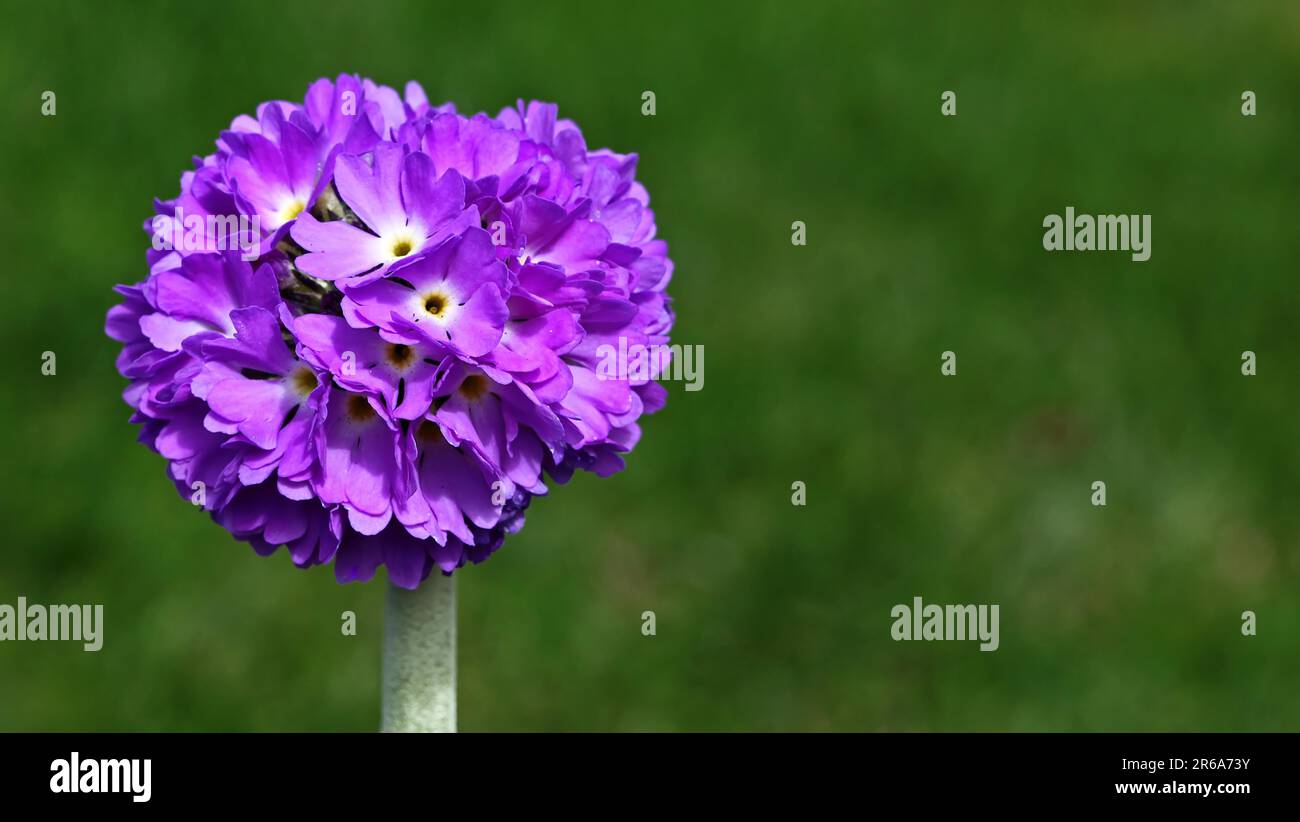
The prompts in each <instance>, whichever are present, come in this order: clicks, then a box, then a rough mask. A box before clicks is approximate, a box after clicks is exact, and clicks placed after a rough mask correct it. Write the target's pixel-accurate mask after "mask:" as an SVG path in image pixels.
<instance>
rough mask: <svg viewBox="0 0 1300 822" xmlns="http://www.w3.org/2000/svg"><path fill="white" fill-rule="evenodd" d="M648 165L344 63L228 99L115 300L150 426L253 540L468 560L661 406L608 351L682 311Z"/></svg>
mask: <svg viewBox="0 0 1300 822" xmlns="http://www.w3.org/2000/svg"><path fill="white" fill-rule="evenodd" d="M636 161H637V158H636V155H623V154H616V153H614V152H611V151H608V150H599V151H590V150H588V149H587V145H586V141H585V139H584V138H583V135H582V133H581V131H579V129H578V127H577V126H576V125H575V124H574V123H572V122H571V121H569V120H563V119H559V118H558V116H557V108H556V106H554V105H552V104H548V103H539V102H530V103H527V104H525V103H523V102H522V101H521V102H520V103H518V104H517V105H516V106H515V107H513V108H506V109H504V110H502V111H501V112H499V113H498V114H497V115H496V116H490V115H488V114H482V113H480V114H475V115H472V116H464V115H461V114H459V113H457V111H456V109H455V107H454V106H452V105H451V104H445V105H442V106H432V105H430V104H429V101H428V98H427V97H426V96H425V93H424V91H423V89H421V88H420V86H419V85H418V84H415V83H408V84H407V86H406V88H405V90H404V92H403V93H400V94H399V93H398V92H397V91H396V90H394V89H391V88H388V87H385V86H381V85H377V84H375V83H372V82H371V81H369V80H366V79H362V78H359V77H356V76H352V75H341V76H339V77H338V78H336V79H334V80H330V79H321V80H318V81H316V82H315V83H313V84H312V85H311V86H310V87H309V88H308V89H307V92H306V95H305V97H304V99H303V101H302V102H301V103H294V102H285V101H272V102H268V103H264V104H263V105H261V106H259V107H258V109H257V111H256V113H255V115H253V116H246V115H245V116H240V117H237V118H235V120H234V121H233V122H232V123H231V125H230V128H229V129H228V130H226V131H224V132H222V133H221V135H219V137H218V139H217V140H216V150H215V151H214V152H213V153H212V154H209V155H207V156H205V157H202V158H198V159H196V161H195V167H194V169H193V170H192V171H187V172H185V173H183V174H182V175H181V190H180V194H179V195H178V196H177V197H175V198H173V199H171V200H166V201H163V200H160V201H157V202H156V204H155V211H156V212H157V213H156V214H155V215H154V217H152V218H151V219H150V220H148V221H147V222H146V224H145V229H146V231H147V232H149V234H150V237H151V244H150V245H151V248H150V250H149V251H148V253H147V262H148V274H147V276H146V277H145V279H144V280H143V281H142V282H140V283H137V284H135V285H129V286H119V287H118V289H117V290H118V292H119V294H121V295H122V297H123V301H122V302H121V303H120V304H118V305H116V306H114V307H113V308H112V309H111V310H110V311H109V312H108V319H107V323H106V332H107V333H108V335H109V336H110V337H112V338H113V339H115V340H117V341H119V342H120V343H122V352H121V354H120V355H119V357H118V361H117V365H118V370H119V371H120V372H121V374H122V375H123V376H124V377H126V378H127V380H128V381H129V385H128V387H127V389H126V391H125V393H124V397H125V399H126V401H127V403H128V405H130V406H131V408H132V409H133V410H134V414H133V416H132V418H131V420H132V422H134V423H136V424H138V425H139V426H140V428H141V432H140V439H141V441H142V442H144V443H145V444H146V445H148V446H149V447H150V448H152V449H154V450H155V451H157V452H158V453H159V454H161V455H162V456H163V457H164V458H165V459H166V460H167V462H168V470H169V473H170V475H171V478H172V480H173V481H174V482H175V484H176V487H177V490H178V491H179V492H180V494H181V495H182V496H183V497H184V498H185V499H186V500H188V501H189V502H191V503H192V504H195V505H198V506H201V507H203V508H205V509H206V510H207V511H209V512H210V514H211V516H212V518H213V520H215V521H216V522H217V523H218V524H220V525H221V526H222V527H224V528H226V529H227V530H228V531H229V532H230V533H231V534H233V535H234V536H235V537H236V538H238V539H240V540H244V541H246V542H248V543H249V544H251V545H252V546H253V548H254V550H256V551H257V552H258V553H260V554H264V555H265V554H270V553H273V552H274V551H276V550H277V549H278V548H279V547H280V546H282V545H283V546H286V548H287V550H288V553H289V556H290V558H291V559H292V560H293V562H294V563H295V564H296V565H298V566H300V567H309V566H312V565H318V564H326V563H331V562H332V563H333V565H334V572H335V576H336V578H337V579H338V580H339V581H340V582H351V581H360V580H368V579H370V578H371V577H373V576H374V574H375V571H376V570H377V569H378V567H379V566H380V565H383V566H385V567H386V568H387V571H388V576H389V579H390V580H391V581H392V582H393V583H395V584H397V585H400V586H402V587H406V588H414V587H416V586H418V585H419V584H420V582H421V581H422V580H424V579H425V578H426V577H427V576H428V575H429V574H430V573H432V572H433V570H434V569H437V570H438V571H439V572H441V573H443V574H450V573H452V572H453V571H454V570H455V569H457V568H459V567H461V566H462V565H464V564H465V563H466V562H467V561H468V562H474V563H477V562H481V561H483V560H484V559H486V558H487V557H488V556H490V555H491V554H492V553H493V552H494V551H495V550H496V549H497V548H499V547H501V545H502V544H503V542H504V540H505V537H506V535H508V534H514V533H516V532H518V531H519V530H520V529H521V528H523V525H524V514H525V511H526V510H527V508H528V507H529V504H530V503H531V502H532V499H533V498H534V497H536V496H539V495H543V494H546V493H548V486H547V483H548V482H550V483H561V484H562V483H565V482H567V481H568V479H569V478H570V477H571V476H572V474H573V472H574V471H575V470H585V471H592V472H594V473H596V474H598V475H600V476H608V475H610V474H613V473H615V472H617V471H619V470H621V469H622V468H623V465H624V463H623V455H624V454H626V453H627V452H629V451H630V450H631V449H632V448H633V446H634V445H635V444H636V442H637V441H638V440H639V439H640V433H641V429H640V427H639V424H638V421H639V419H640V417H641V415H643V414H649V413H653V412H654V411H657V410H658V409H659V408H661V407H663V404H664V400H665V397H666V392H665V391H664V389H663V388H662V387H661V386H660V385H659V384H658V383H657V382H655V381H653V380H652V379H650V378H649V376H648V375H646V374H642V373H634V374H619V373H615V374H610V373H607V370H605V369H602V368H601V367H600V365H601V362H600V360H601V354H600V352H601V350H602V347H603V346H611V347H614V348H617V347H618V346H620V344H621V345H622V346H624V347H626V346H629V345H655V344H660V345H662V344H666V343H667V342H668V334H669V332H670V330H671V328H672V323H673V315H672V311H671V308H670V304H669V298H668V296H667V294H666V292H665V289H666V287H667V285H668V281H669V279H670V278H671V276H672V262H671V261H670V260H669V258H668V256H667V246H666V245H665V244H664V242H663V241H661V240H659V239H657V237H656V228H655V221H654V212H653V211H651V209H650V207H649V196H648V195H647V193H646V190H645V188H644V187H643V186H642V185H641V184H640V183H638V182H637V181H636ZM650 376H653V375H650Z"/></svg>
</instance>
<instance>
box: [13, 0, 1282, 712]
mask: <svg viewBox="0 0 1300 822" xmlns="http://www.w3.org/2000/svg"><path fill="white" fill-rule="evenodd" d="M6 18H7V19H6V25H5V27H4V29H3V31H0V88H3V89H4V91H5V94H4V95H3V99H2V100H0V106H2V107H3V113H4V115H5V123H6V124H7V126H8V127H7V128H6V129H5V130H4V131H3V132H0V186H2V190H3V193H4V196H3V197H0V225H3V226H5V243H4V246H5V249H6V251H7V252H8V262H9V267H8V272H7V283H8V287H7V288H6V289H5V290H4V294H3V300H0V329H2V331H0V333H3V343H4V350H5V352H7V354H8V355H9V357H10V359H11V365H10V368H9V369H8V372H7V376H8V381H7V385H6V388H5V390H4V391H3V392H0V412H2V413H3V419H4V420H5V421H6V423H7V424H6V425H4V426H2V427H0V448H2V449H3V452H2V453H3V454H4V463H5V468H6V470H5V471H4V472H3V474H2V475H0V515H3V520H2V521H3V522H4V525H5V531H6V535H5V544H4V547H3V549H0V602H4V603H10V604H12V603H14V602H15V601H16V600H17V597H18V596H20V595H21V596H26V597H27V598H28V599H29V600H30V601H33V602H100V603H103V604H104V605H105V619H106V629H105V630H106V637H105V645H104V649H103V650H102V651H100V652H99V653H97V654H89V653H82V652H81V651H80V650H79V648H78V647H77V646H75V645H73V644H72V643H21V644H20V643H11V642H6V643H3V644H0V729H5V730H42V729H44V730H69V729H93V730H101V729H104V730H107V729H159V730H164V729H165V730H171V729H238V730H252V729H258V730H261V729H356V730H365V729H371V728H374V727H376V726H377V723H378V690H377V688H378V660H379V656H378V649H379V639H380V629H381V612H382V609H381V607H380V606H381V599H382V585H381V584H372V585H367V586H348V587H340V586H338V585H336V584H335V583H334V581H333V577H332V574H331V573H330V572H329V571H328V570H316V571H314V572H306V573H304V572H299V571H296V570H294V569H293V568H292V567H291V566H290V563H289V561H288V559H287V558H286V557H284V556H283V555H280V556H276V557H275V558H273V559H270V560H264V559H259V558H257V557H256V556H255V555H253V553H252V552H251V551H250V550H248V549H247V548H246V547H245V546H243V545H242V544H238V543H235V542H234V541H233V540H231V539H230V538H229V537H227V536H226V535H225V534H224V533H223V532H222V531H221V530H220V529H218V528H217V527H216V526H215V525H213V524H212V523H210V522H209V521H208V520H207V519H206V518H205V517H204V516H203V515H201V514H199V513H198V512H196V511H194V510H193V509H192V508H191V507H190V506H187V505H185V504H183V503H182V502H181V501H180V500H178V499H177V498H176V496H175V494H174V491H173V489H172V487H171V485H170V483H169V482H168V481H167V480H166V479H165V476H164V473H163V464H162V461H161V459H160V458H158V457H156V456H155V455H153V454H151V453H149V452H148V451H147V450H145V449H144V448H142V447H140V446H138V445H136V444H135V442H134V431H133V429H132V428H131V427H130V426H128V425H127V423H126V418H127V412H126V409H125V407H124V406H123V404H122V403H121V401H120V398H119V393H120V391H121V388H122V386H123V383H122V381H121V380H120V378H119V377H118V376H117V375H116V373H115V372H114V370H113V366H112V362H113V357H114V355H115V353H116V350H115V344H113V343H112V342H111V341H109V340H108V339H106V338H105V337H104V336H103V333H102V325H103V316H104V312H105V310H106V309H107V308H108V307H109V305H110V304H111V303H112V302H113V295H112V293H111V291H110V288H111V286H112V285H113V284H114V283H117V282H130V281H135V280H137V279H139V278H140V277H141V276H142V274H143V272H144V260H143V257H144V249H145V242H146V238H145V237H144V235H143V233H142V231H141V230H140V225H141V223H142V221H143V219H144V218H145V217H146V216H147V215H148V214H149V213H150V200H151V198H152V197H154V196H171V195H173V194H174V193H175V191H176V188H177V179H178V175H179V173H180V171H181V170H182V169H183V168H185V167H187V166H188V162H189V158H190V156H191V155H193V154H199V153H206V152H207V151H208V150H209V149H210V146H211V143H212V140H213V138H214V137H215V136H216V134H217V132H218V130H219V129H221V128H223V127H224V126H225V125H226V124H227V123H228V122H229V120H230V119H231V117H233V116H234V115H235V114H238V113H240V112H246V111H251V110H252V109H253V107H254V106H255V104H256V103H257V102H259V101H261V100H265V99H271V98H296V97H300V96H301V94H302V92H303V90H304V89H305V87H306V85H307V83H309V82H310V81H311V80H312V79H314V78H316V77H317V76H320V75H334V74H336V73H338V72H340V71H357V72H360V73H362V74H365V75H368V76H370V77H373V78H374V79H376V80H378V81H380V82H385V83H389V84H392V85H397V86H400V85H401V84H402V83H404V82H405V81H406V80H407V79H411V78H414V79H418V80H420V81H421V82H422V83H423V84H424V86H425V88H426V89H427V90H428V92H429V96H430V97H431V98H433V99H435V100H444V99H451V100H454V101H456V103H457V104H458V106H459V107H460V108H461V110H463V111H475V110H481V109H487V110H490V111H493V112H495V111H496V110H497V109H498V108H500V107H501V106H503V105H508V104H510V103H511V102H512V101H513V100H514V99H515V98H516V97H524V98H530V97H539V98H543V99H550V100H555V101H558V102H559V103H560V106H561V111H562V113H563V114H565V115H567V116H570V117H573V118H574V119H576V120H577V121H578V122H579V123H580V124H581V125H582V127H583V129H584V131H585V133H586V135H587V139H588V141H589V142H590V143H591V144H592V145H593V146H599V145H608V146H610V147H613V148H616V149H619V150H635V151H638V152H640V153H641V155H642V162H641V166H640V176H641V178H642V179H643V180H644V181H645V183H646V185H647V186H648V187H649V190H650V192H651V196H652V200H653V204H654V206H655V208H656V211H657V215H658V223H659V227H660V233H661V234H662V235H663V236H664V237H666V238H667V239H668V240H669V242H670V243H671V249H672V256H673V258H674V259H675V261H676V263H677V277H676V279H675V281H674V283H673V286H672V289H671V292H672V294H673V296H674V298H675V300H676V307H677V310H678V317H679V321H678V325H677V328H676V331H675V334H674V340H675V341H679V342H682V343H687V344H703V345H704V347H705V350H706V352H707V369H706V382H705V390H704V391H702V392H698V393H687V392H684V391H682V390H681V387H680V385H670V386H669V388H670V392H671V397H670V401H669V405H668V408H667V409H666V410H665V411H664V412H662V413H661V414H660V415H658V416H656V417H654V418H651V419H650V420H649V421H648V422H647V424H646V425H645V438H644V439H643V441H642V444H641V446H640V447H639V449H638V450H637V452H636V453H635V454H634V455H633V457H632V458H631V460H630V467H629V470H628V471H626V472H625V473H624V474H622V475H620V476H618V477H617V478H615V479H612V480H607V481H600V480H596V479H594V478H590V477H581V478H579V479H577V480H575V482H574V483H573V484H572V485H570V486H568V487H565V488H562V489H560V492H559V493H556V494H555V495H553V496H552V497H551V498H549V499H545V500H541V501H539V502H538V503H537V504H536V505H535V506H534V508H533V509H532V510H531V511H530V516H529V524H528V527H527V528H526V529H525V530H524V532H523V533H522V534H520V535H518V536H516V537H515V538H513V539H512V540H511V541H510V542H508V544H507V546H506V548H505V549H504V550H503V551H502V552H500V553H499V554H498V555H496V556H495V557H494V558H493V559H492V560H491V561H490V562H488V563H487V564H485V565H483V566H479V567H475V568H471V569H468V570H467V571H465V572H463V573H462V574H459V575H458V576H459V579H460V593H461V606H460V607H461V614H460V618H461V651H460V666H461V668H460V670H461V691H460V699H461V725H462V727H463V728H464V729H467V730H497V729H514V728H522V729H651V730H660V729H663V730H667V729H833V728H845V729H884V730H902V729H911V730H977V729H1014V730H1048V729H1052V730H1059V729H1072V730H1112V729H1126V730H1155V729H1166V730H1193V729H1205V730H1267V729H1288V730H1297V729H1300V704H1298V703H1297V700H1296V699H1295V695H1294V683H1295V682H1296V681H1297V679H1298V678H1300V653H1298V651H1300V596H1298V594H1297V587H1298V586H1297V583H1298V582H1300V562H1298V558H1297V551H1296V542H1297V537H1300V510H1297V507H1296V506H1295V505H1294V499H1295V493H1296V490H1297V488H1298V487H1300V482H1298V481H1300V432H1297V429H1296V426H1295V424H1294V412H1293V409H1295V408H1296V407H1297V405H1298V404H1300V369H1297V367H1296V363H1297V362H1298V361H1300V338H1298V337H1297V334H1296V318H1297V316H1298V315H1300V305H1297V297H1296V289H1295V287H1294V269H1295V261H1296V260H1297V256H1298V255H1297V252H1300V232H1297V231H1295V229H1294V223H1295V202H1296V193H1297V191H1300V159H1297V155H1296V151H1295V145H1296V139H1297V136H1298V135H1300V93H1298V92H1300V89H1298V88H1297V85H1298V78H1300V49H1298V48H1297V43H1298V42H1300V39H1298V38H1300V8H1298V7H1296V6H1295V5H1294V4H1286V3H1259V4H1233V5H1228V4H1217V3H1173V2H1168V3H1148V4H1143V6H1142V8H1140V9H1138V8H1130V5H1129V4H1121V3H1098V4H1087V5H1085V4H1071V5H1069V6H1066V5H1062V4H1043V3H1033V2H1025V3H999V4H974V3H964V2H954V3H944V4H926V5H925V6H924V7H917V6H913V5H909V4H893V3H871V4H867V3H843V4H831V3H809V4H801V5H800V4H795V5H791V4H789V3H775V2H774V3H762V4H740V3H737V4H734V5H724V4H716V5H701V4H698V3H671V4H658V3H656V4H646V5H641V6H637V7H636V8H635V10H634V11H629V9H628V8H627V7H624V6H619V5H617V4H595V3H588V4H582V5H577V4H564V6H563V7H555V8H550V7H546V8H544V7H541V6H537V5H535V4H523V3H517V4H516V3H506V4H492V5H489V6H483V5H463V4H462V5H459V6H457V5H452V4H446V5H444V4H438V6H437V7H435V5H434V4H429V3H416V2H410V3H388V2H384V3H370V4H366V5H365V6H364V7H345V6H328V5H327V4H305V3H276V4H265V3H248V2H232V3H227V4H223V5H222V6H220V7H208V6H191V5H182V4H180V3H153V4H146V3H140V4H131V5H130V7H129V8H127V7H120V8H111V9H110V8H108V7H103V6H94V5H91V4H70V3H61V2H47V3H41V4H36V5H31V4H29V5H12V6H10V7H9V9H8V11H7V13H6ZM46 89H51V90H54V91H55V92H56V93H57V95H58V114H57V116H56V117H52V118H45V117H41V116H40V115H39V110H40V95H41V92H42V91H44V90H46ZM646 89H650V90H653V91H655V92H656V94H657V98H658V99H657V102H658V115H657V116H656V117H654V118H646V117H642V116H641V115H640V112H639V109H640V96H641V92H642V91H643V90H646ZM945 89H952V90H955V91H956V92H957V94H958V116H957V117H956V118H941V117H940V116H939V113H938V109H939V95H940V93H941V91H943V90H945ZM1244 89H1252V90H1254V91H1255V92H1256V93H1257V95H1258V99H1259V116H1258V117H1255V118H1243V117H1241V116H1240V114H1239V106H1240V94H1241V92H1242V90H1244ZM1067 205H1073V206H1075V207H1076V208H1077V209H1079V210H1080V211H1089V212H1092V213H1098V212H1104V213H1128V212H1134V213H1150V214H1152V215H1153V254H1152V257H1151V260H1150V261H1149V262H1146V263H1141V264H1138V263H1132V262H1129V261H1128V258H1127V255H1123V254H1076V255H1069V254H1055V255H1052V254H1047V253H1045V252H1043V251H1042V249H1041V232H1042V229H1041V227H1040V226H1041V221H1042V218H1043V215H1044V214H1047V213H1060V212H1062V211H1063V209H1064V208H1065V206H1067ZM793 220H803V221H805V222H806V223H807V226H808V245H807V246H806V247H802V248H796V247H792V246H791V244H790V223H791V222H792V221H793ZM949 349H951V350H954V351H956V352H957V354H958V377H957V378H955V379H942V378H940V376H939V373H938V365H939V354H940V352H941V351H944V350H949ZM1245 349H1251V350H1254V351H1256V352H1257V354H1258V356H1259V376H1257V377H1255V378H1252V379H1247V378H1243V377H1242V376H1241V375H1240V373H1239V364H1240V359H1239V358H1240V353H1241V352H1242V351H1243V350H1245ZM46 350H53V351H55V352H56V353H57V355H58V369H59V370H58V376H57V377H54V378H45V377H42V376H40V373H39V363H40V355H41V352H43V351H46ZM1096 479H1102V480H1105V481H1106V482H1107V484H1108V492H1109V493H1108V497H1109V505H1108V506H1107V507H1105V508H1093V507H1092V506H1090V505H1089V504H1088V498H1089V495H1090V484H1091V483H1092V481H1093V480H1096ZM795 480H802V481H804V482H806V483H807V486H808V505H807V507H805V508H796V507H793V506H791V505H790V504H789V499H790V486H791V483H792V482H793V481H795ZM914 595H921V596H923V597H924V598H925V599H926V600H927V601H929V602H940V603H942V602H990V603H999V604H1000V605H1001V617H1002V620H1001V630H1002V642H1001V649H1000V650H998V651H997V652H996V653H991V654H982V653H979V652H978V651H977V650H976V649H975V647H974V646H973V645H971V644H965V643H937V644H936V643H895V642H893V641H891V640H890V638H889V633H888V629H889V622H890V620H889V617H888V614H889V609H890V607H891V606H892V605H893V604H895V603H898V602H909V601H910V599H911V597H912V596H914ZM1247 609H1250V610H1254V611H1256V612H1257V613H1258V615H1259V635H1258V636H1257V637H1254V638H1250V639H1246V638H1243V637H1241V635H1240V632H1239V624H1240V620H1239V615H1240V613H1241V612H1242V611H1243V610H1247ZM345 610H353V611H355V612H356V613H357V614H358V626H359V634H358V636H356V637H344V636H342V635H341V634H340V631H339V625H340V614H341V612H343V611H345ZM644 610H654V611H655V612H656V614H657V623H658V626H657V627H658V634H657V636H655V637H653V638H647V637H643V636H642V635H641V633H640V615H641V613H642V611H644Z"/></svg>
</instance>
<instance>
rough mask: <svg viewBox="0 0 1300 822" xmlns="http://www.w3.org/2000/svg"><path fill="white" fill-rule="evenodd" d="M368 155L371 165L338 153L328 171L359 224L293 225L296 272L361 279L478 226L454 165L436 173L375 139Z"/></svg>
mask: <svg viewBox="0 0 1300 822" xmlns="http://www.w3.org/2000/svg"><path fill="white" fill-rule="evenodd" d="M372 156H373V161H372V162H373V166H371V165H369V164H367V162H366V160H365V159H364V158H363V157H361V156H359V155H346V156H343V157H340V158H339V160H338V162H337V164H336V166H335V170H334V185H335V187H336V188H337V189H338V192H339V196H340V197H342V199H343V202H344V204H345V205H347V206H348V208H350V209H351V210H352V212H353V213H354V214H356V215H357V217H358V218H359V219H360V221H361V226H354V225H351V224H350V223H348V222H346V221H343V220H332V221H329V222H321V221H319V220H317V219H315V218H314V217H312V216H311V215H310V214H307V215H304V216H303V217H302V219H300V220H298V221H297V223H296V224H295V225H294V227H293V229H292V233H293V239H294V241H295V242H297V243H298V244H299V245H301V246H302V247H303V248H304V249H306V250H307V253H306V254H303V255H302V256H300V257H298V258H297V260H296V261H295V264H296V265H297V267H298V268H299V269H300V270H301V271H302V272H303V273H304V274H309V275H311V276H313V277H318V278H320V279H322V280H346V279H349V278H350V279H351V281H352V282H353V283H360V282H369V281H372V280H375V279H378V278H379V277H381V276H383V275H384V274H386V273H388V272H389V270H390V269H391V267H392V266H393V265H394V264H395V263H397V262H398V261H399V260H402V259H405V258H409V257H410V256H411V255H414V254H418V253H419V252H420V251H421V250H422V249H424V248H427V247H430V246H433V245H436V244H437V243H438V242H439V241H440V240H442V239H444V238H446V237H451V236H454V235H456V234H459V233H461V232H463V231H465V230H466V229H468V228H469V227H471V226H475V227H477V226H478V224H479V216H478V210H477V209H475V208H474V207H473V206H469V207H466V206H465V181H464V180H463V179H462V178H461V176H460V175H459V174H457V173H456V172H455V171H446V172H444V173H443V174H442V176H441V177H437V176H436V175H435V172H434V166H433V161H432V160H430V159H429V156H428V155H427V154H421V153H419V152H415V153H411V154H405V155H404V154H403V151H402V149H401V148H400V147H398V146H396V145H393V144H391V143H381V144H379V145H377V146H376V147H375V150H374V152H373V154H372ZM361 275H367V276H365V277H362V276H361Z"/></svg>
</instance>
